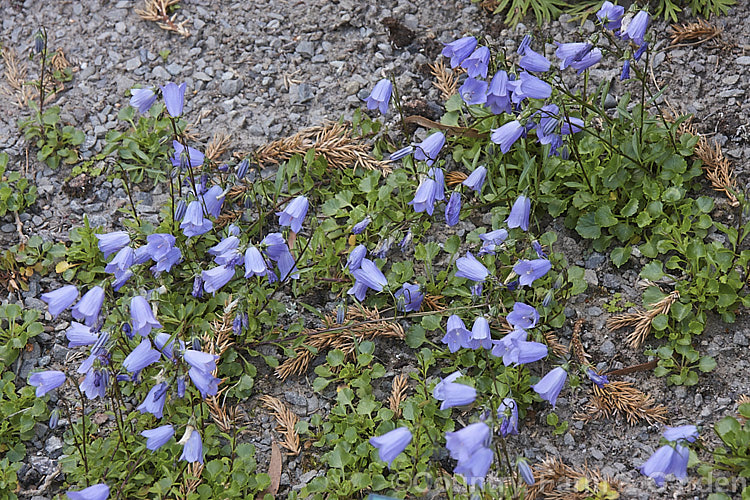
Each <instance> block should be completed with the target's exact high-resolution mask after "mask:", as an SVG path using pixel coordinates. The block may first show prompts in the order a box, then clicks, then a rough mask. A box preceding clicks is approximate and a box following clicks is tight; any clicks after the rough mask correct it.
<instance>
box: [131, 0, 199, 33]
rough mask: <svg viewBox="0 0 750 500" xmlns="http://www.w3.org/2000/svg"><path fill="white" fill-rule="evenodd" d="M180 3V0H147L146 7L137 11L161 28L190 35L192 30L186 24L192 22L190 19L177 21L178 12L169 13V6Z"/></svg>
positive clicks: (136, 11)
mask: <svg viewBox="0 0 750 500" xmlns="http://www.w3.org/2000/svg"><path fill="white" fill-rule="evenodd" d="M178 3H180V0H146V2H145V8H144V9H143V10H141V9H135V13H136V14H138V15H139V16H140V17H141V18H142V19H145V20H146V21H153V22H155V23H156V24H157V25H158V26H159V27H160V28H161V29H163V30H166V31H174V32H175V33H177V34H178V35H182V36H184V37H186V38H187V37H189V36H190V31H188V29H187V28H186V27H185V25H186V24H187V23H188V22H190V20H189V19H185V20H184V21H180V22H179V23H176V22H175V20H176V19H177V14H176V13H175V14H172V16H170V15H169V8H170V7H172V6H173V5H177V4H178Z"/></svg>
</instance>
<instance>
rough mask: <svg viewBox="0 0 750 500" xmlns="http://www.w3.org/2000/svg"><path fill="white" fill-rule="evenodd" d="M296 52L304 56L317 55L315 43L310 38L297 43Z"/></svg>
mask: <svg viewBox="0 0 750 500" xmlns="http://www.w3.org/2000/svg"><path fill="white" fill-rule="evenodd" d="M295 52H297V53H298V54H302V55H303V56H307V57H312V56H314V55H315V45H313V43H312V42H311V41H309V40H303V41H301V42H300V43H298V44H297V48H296V49H295Z"/></svg>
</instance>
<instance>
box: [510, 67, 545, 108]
mask: <svg viewBox="0 0 750 500" xmlns="http://www.w3.org/2000/svg"><path fill="white" fill-rule="evenodd" d="M507 85H508V87H509V88H510V89H511V90H512V91H513V94H512V95H511V102H513V103H514V104H518V103H520V102H521V101H523V100H524V99H527V98H528V99H546V98H548V97H549V96H551V95H552V86H551V85H550V84H549V83H547V82H545V81H543V80H540V79H539V78H537V77H536V76H534V75H532V74H531V73H529V72H527V71H522V72H521V74H520V75H519V77H518V80H513V81H509V82H508V83H507Z"/></svg>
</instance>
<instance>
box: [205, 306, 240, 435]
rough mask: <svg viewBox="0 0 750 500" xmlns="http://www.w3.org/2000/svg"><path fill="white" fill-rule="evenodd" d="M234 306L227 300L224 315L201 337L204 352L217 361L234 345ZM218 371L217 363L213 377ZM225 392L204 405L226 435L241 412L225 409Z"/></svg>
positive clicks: (224, 389)
mask: <svg viewBox="0 0 750 500" xmlns="http://www.w3.org/2000/svg"><path fill="white" fill-rule="evenodd" d="M236 305H237V303H236V302H231V301H230V300H227V301H226V302H225V303H224V313H223V314H222V316H221V318H218V319H215V320H214V321H213V323H212V324H211V331H210V332H206V333H205V334H204V335H203V345H204V346H205V349H206V352H208V353H210V354H216V355H218V356H219V359H221V355H222V354H224V352H226V350H227V349H229V348H230V347H231V346H232V345H234V340H233V339H232V334H233V332H232V321H233V319H234V309H235V307H236ZM218 371H219V366H218V363H217V366H216V370H214V372H213V376H214V377H216V376H217V375H218ZM226 390H227V387H224V388H222V389H221V390H219V392H218V393H217V394H216V395H214V396H208V397H207V398H206V405H207V406H208V409H209V413H210V415H211V418H212V419H213V421H214V422H215V423H216V425H217V426H218V427H219V429H220V430H221V431H222V432H226V433H228V432H230V431H231V430H232V428H233V427H234V425H235V423H236V422H237V421H238V420H239V418H240V416H241V411H240V408H239V406H234V407H225V403H226V399H225V398H222V395H223V394H224V393H225V392H226Z"/></svg>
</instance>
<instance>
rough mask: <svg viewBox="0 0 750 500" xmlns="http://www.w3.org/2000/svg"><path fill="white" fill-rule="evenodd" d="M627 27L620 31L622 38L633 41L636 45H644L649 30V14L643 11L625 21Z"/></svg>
mask: <svg viewBox="0 0 750 500" xmlns="http://www.w3.org/2000/svg"><path fill="white" fill-rule="evenodd" d="M623 21H625V23H626V25H625V27H624V28H623V29H621V30H620V38H621V39H623V40H632V41H633V43H634V44H636V45H643V38H644V37H645V36H646V30H647V29H648V21H649V16H648V12H646V11H645V10H642V11H640V12H638V13H637V14H636V15H635V16H633V17H631V18H630V19H629V20H628V16H626V18H625V19H623Z"/></svg>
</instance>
